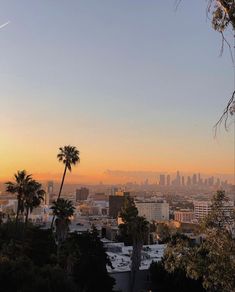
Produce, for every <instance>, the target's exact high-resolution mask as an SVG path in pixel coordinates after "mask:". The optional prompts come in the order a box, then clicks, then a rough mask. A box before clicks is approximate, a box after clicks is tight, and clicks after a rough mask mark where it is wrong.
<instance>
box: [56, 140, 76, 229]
mask: <svg viewBox="0 0 235 292" xmlns="http://www.w3.org/2000/svg"><path fill="white" fill-rule="evenodd" d="M79 154H80V153H79V150H78V149H77V148H76V147H74V146H70V145H68V146H64V147H60V148H59V153H58V155H57V158H58V160H59V162H62V163H63V164H64V173H63V176H62V180H61V184H60V190H59V194H58V198H57V199H59V198H60V196H61V192H62V189H63V185H64V180H65V176H66V172H67V169H68V170H69V171H70V172H71V171H72V166H73V165H76V164H77V163H79V162H80V157H79ZM54 220H55V216H53V218H52V222H51V228H53V224H54Z"/></svg>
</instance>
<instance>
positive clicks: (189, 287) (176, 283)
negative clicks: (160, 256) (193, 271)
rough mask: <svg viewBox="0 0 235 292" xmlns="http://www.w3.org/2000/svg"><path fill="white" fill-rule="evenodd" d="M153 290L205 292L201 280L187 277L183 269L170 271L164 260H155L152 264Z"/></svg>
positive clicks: (158, 291) (163, 291)
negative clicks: (166, 267) (167, 269)
mask: <svg viewBox="0 0 235 292" xmlns="http://www.w3.org/2000/svg"><path fill="white" fill-rule="evenodd" d="M149 271H150V278H151V291H154V292H155V291H157V292H166V291H174V292H188V291H190V292H203V291H205V290H204V289H203V287H202V284H201V281H199V280H193V279H190V278H188V277H186V275H185V272H184V271H183V270H181V269H175V271H174V272H172V273H169V272H167V271H166V269H165V267H164V261H159V262H154V263H152V264H151V266H150V269H149Z"/></svg>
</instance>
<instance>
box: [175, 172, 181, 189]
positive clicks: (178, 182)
mask: <svg viewBox="0 0 235 292" xmlns="http://www.w3.org/2000/svg"><path fill="white" fill-rule="evenodd" d="M180 184H181V181H180V172H179V171H177V173H176V185H177V186H180Z"/></svg>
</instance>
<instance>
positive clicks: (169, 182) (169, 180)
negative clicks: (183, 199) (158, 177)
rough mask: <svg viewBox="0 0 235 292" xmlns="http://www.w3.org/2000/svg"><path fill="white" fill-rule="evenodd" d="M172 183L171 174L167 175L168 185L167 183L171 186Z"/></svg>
mask: <svg viewBox="0 0 235 292" xmlns="http://www.w3.org/2000/svg"><path fill="white" fill-rule="evenodd" d="M170 184H171V177H170V175H169V174H168V175H167V177H166V185H167V186H170Z"/></svg>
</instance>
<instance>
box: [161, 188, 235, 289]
mask: <svg viewBox="0 0 235 292" xmlns="http://www.w3.org/2000/svg"><path fill="white" fill-rule="evenodd" d="M226 200H227V199H226V196H225V193H224V192H222V191H218V192H217V194H216V195H215V196H214V198H213V200H212V210H211V212H210V214H209V216H208V217H207V218H206V219H205V220H204V222H203V224H202V225H201V228H202V231H203V232H204V237H205V238H204V240H203V241H202V243H201V244H200V245H192V244H191V242H190V240H187V239H186V238H179V237H177V238H175V239H174V240H172V241H171V242H170V243H169V244H168V245H167V248H166V250H165V258H164V267H165V268H166V270H167V271H168V272H171V273H174V272H175V271H176V270H178V269H180V270H182V271H184V273H185V275H186V276H187V277H190V278H191V279H195V280H198V279H199V280H201V281H202V285H203V288H204V289H206V290H207V291H223V292H231V291H234V287H235V257H234V248H235V246H234V241H233V239H232V237H231V233H230V231H229V228H228V224H229V222H231V221H230V219H231V218H229V216H228V212H227V211H225V209H224V202H226Z"/></svg>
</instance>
